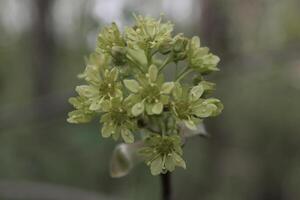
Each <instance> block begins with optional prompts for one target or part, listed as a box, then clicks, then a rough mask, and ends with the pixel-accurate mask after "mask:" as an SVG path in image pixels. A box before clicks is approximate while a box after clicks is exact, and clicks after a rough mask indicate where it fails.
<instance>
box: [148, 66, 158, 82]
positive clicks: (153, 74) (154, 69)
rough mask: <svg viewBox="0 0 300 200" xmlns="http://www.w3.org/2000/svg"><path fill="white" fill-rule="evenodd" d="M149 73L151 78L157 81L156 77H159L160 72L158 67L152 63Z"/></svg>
mask: <svg viewBox="0 0 300 200" xmlns="http://www.w3.org/2000/svg"><path fill="white" fill-rule="evenodd" d="M148 73H149V78H150V80H151V81H152V82H155V81H156V78H157V74H158V69H157V67H156V66H155V65H150V67H149V70H148Z"/></svg>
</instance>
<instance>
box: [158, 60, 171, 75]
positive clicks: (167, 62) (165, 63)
mask: <svg viewBox="0 0 300 200" xmlns="http://www.w3.org/2000/svg"><path fill="white" fill-rule="evenodd" d="M172 59H173V57H172V56H169V57H167V58H166V59H165V60H164V62H163V63H162V65H161V66H160V67H159V70H158V71H159V72H161V70H163V69H164V68H165V67H166V66H167V65H168V64H169V63H170V62H171V61H172Z"/></svg>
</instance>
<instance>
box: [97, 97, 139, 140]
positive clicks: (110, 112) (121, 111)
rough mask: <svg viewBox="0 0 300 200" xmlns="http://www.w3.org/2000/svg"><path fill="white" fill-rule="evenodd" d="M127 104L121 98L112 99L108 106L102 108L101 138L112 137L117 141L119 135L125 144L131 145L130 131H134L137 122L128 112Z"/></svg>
mask: <svg viewBox="0 0 300 200" xmlns="http://www.w3.org/2000/svg"><path fill="white" fill-rule="evenodd" d="M128 103H129V102H128V101H126V99H125V100H122V98H113V99H111V101H110V102H109V104H107V105H104V106H103V111H104V112H105V113H104V114H103V115H102V117H101V121H100V122H101V123H103V126H102V130H101V133H102V136H103V137H105V138H107V137H110V136H112V137H113V138H114V139H115V140H117V139H118V138H119V137H120V135H121V137H122V138H123V140H124V141H125V142H126V143H133V142H134V136H133V134H132V131H133V130H135V129H136V126H137V120H136V119H135V118H133V117H132V116H131V114H130V113H129V112H128V110H129V104H128Z"/></svg>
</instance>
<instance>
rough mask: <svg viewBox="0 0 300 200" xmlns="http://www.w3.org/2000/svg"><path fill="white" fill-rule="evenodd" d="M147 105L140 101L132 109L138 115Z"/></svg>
mask: <svg viewBox="0 0 300 200" xmlns="http://www.w3.org/2000/svg"><path fill="white" fill-rule="evenodd" d="M144 109H145V106H144V103H143V102H139V103H137V104H135V105H134V106H133V107H132V109H131V113H132V114H133V115H134V116H135V117H136V116H138V115H140V114H142V113H143V112H144Z"/></svg>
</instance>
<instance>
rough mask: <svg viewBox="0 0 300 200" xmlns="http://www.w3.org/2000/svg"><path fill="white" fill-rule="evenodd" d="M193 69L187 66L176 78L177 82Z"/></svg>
mask: <svg viewBox="0 0 300 200" xmlns="http://www.w3.org/2000/svg"><path fill="white" fill-rule="evenodd" d="M191 71H192V70H191V69H190V68H186V69H185V70H184V71H182V73H180V74H179V76H178V77H177V78H176V82H178V81H180V80H181V79H182V78H184V77H185V76H186V75H187V74H188V73H190V72H191Z"/></svg>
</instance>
